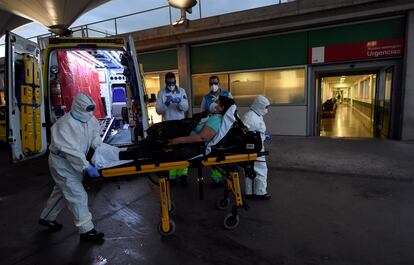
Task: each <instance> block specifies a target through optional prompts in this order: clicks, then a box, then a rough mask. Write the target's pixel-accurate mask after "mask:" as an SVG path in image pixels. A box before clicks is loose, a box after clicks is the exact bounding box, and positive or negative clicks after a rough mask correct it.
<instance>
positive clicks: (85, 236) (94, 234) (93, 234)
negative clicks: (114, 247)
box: [80, 229, 104, 241]
mask: <svg viewBox="0 0 414 265" xmlns="http://www.w3.org/2000/svg"><path fill="white" fill-rule="evenodd" d="M103 237H104V233H100V232H98V231H96V230H95V229H92V230H91V231H89V232H86V233H82V234H80V240H82V241H102V240H103Z"/></svg>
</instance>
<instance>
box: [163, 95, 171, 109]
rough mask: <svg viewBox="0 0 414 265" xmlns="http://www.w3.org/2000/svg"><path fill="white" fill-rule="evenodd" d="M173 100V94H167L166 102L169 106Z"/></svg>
mask: <svg viewBox="0 0 414 265" xmlns="http://www.w3.org/2000/svg"><path fill="white" fill-rule="evenodd" d="M172 101H173V98H172V96H166V97H165V102H164V104H165V105H166V106H167V107H168V106H169V105H170V104H171V102H172Z"/></svg>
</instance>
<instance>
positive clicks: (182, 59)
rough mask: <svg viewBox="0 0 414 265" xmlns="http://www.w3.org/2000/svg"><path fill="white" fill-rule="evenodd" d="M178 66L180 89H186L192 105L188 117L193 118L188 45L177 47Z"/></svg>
mask: <svg viewBox="0 0 414 265" xmlns="http://www.w3.org/2000/svg"><path fill="white" fill-rule="evenodd" d="M177 64H178V75H179V78H180V87H182V88H184V89H185V92H186V93H187V97H188V103H189V105H190V108H189V110H188V114H187V116H188V117H191V116H192V114H193V108H192V107H193V102H192V101H193V89H192V85H191V84H192V82H191V67H190V47H189V46H188V44H179V45H178V46H177Z"/></svg>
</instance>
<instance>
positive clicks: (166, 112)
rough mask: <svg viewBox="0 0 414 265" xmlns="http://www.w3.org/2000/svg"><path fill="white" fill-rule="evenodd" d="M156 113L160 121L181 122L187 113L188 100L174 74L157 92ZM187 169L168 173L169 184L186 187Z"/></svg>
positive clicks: (166, 77) (169, 75)
mask: <svg viewBox="0 0 414 265" xmlns="http://www.w3.org/2000/svg"><path fill="white" fill-rule="evenodd" d="M156 111H157V113H158V114H159V115H161V116H162V121H171V120H182V119H184V118H185V113H186V112H187V111H188V98H187V94H186V93H185V90H184V89H183V88H181V87H179V86H177V82H176V79H175V75H174V73H171V72H168V73H167V74H166V75H165V87H164V88H162V89H161V90H160V91H159V92H158V96H157V102H156ZM187 175H188V168H180V169H174V170H170V171H169V178H170V180H171V183H172V184H174V183H175V182H176V179H177V177H178V178H179V182H180V183H181V184H182V185H183V186H185V185H187Z"/></svg>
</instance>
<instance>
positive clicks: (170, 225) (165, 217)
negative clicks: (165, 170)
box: [158, 177, 175, 236]
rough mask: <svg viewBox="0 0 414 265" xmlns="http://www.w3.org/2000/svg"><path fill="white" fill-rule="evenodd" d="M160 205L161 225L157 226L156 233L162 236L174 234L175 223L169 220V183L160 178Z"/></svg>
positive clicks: (170, 204)
mask: <svg viewBox="0 0 414 265" xmlns="http://www.w3.org/2000/svg"><path fill="white" fill-rule="evenodd" d="M158 183H159V185H160V204H161V223H160V224H159V225H158V232H159V233H160V234H161V235H163V236H168V235H171V234H172V233H174V231H175V223H174V221H173V220H171V219H170V215H169V212H170V210H171V209H172V203H171V193H170V183H169V181H168V180H167V178H166V177H160V178H159V181H158Z"/></svg>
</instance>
